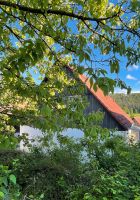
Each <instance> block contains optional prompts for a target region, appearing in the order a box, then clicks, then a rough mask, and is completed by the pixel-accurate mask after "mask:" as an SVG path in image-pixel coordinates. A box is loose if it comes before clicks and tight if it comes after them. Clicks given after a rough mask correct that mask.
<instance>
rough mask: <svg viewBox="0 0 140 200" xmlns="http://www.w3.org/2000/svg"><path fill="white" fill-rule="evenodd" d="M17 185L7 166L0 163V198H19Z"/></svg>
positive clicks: (11, 199)
mask: <svg viewBox="0 0 140 200" xmlns="http://www.w3.org/2000/svg"><path fill="white" fill-rule="evenodd" d="M19 196H20V192H19V186H18V185H17V183H16V177H15V175H14V174H12V172H11V170H9V169H8V167H7V166H4V165H0V199H1V200H19Z"/></svg>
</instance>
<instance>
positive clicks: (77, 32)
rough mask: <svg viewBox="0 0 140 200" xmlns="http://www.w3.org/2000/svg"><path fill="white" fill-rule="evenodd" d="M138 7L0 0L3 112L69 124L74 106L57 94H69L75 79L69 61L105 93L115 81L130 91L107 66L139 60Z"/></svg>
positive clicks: (55, 125) (55, 0) (131, 4)
mask: <svg viewBox="0 0 140 200" xmlns="http://www.w3.org/2000/svg"><path fill="white" fill-rule="evenodd" d="M139 12H140V11H139V1H138V0H131V1H125V0H121V1H119V3H117V4H113V3H111V2H110V1H107V0H102V1H99V0H94V1H93V0H90V1H86V0H75V1H74V0H65V1H62V0H53V1H52V0H48V1H44V0H43V1H41V2H40V1H39V0H30V1H25V0H20V1H16V0H9V1H5V0H0V33H1V34H0V62H1V64H0V72H1V76H0V77H1V78H0V94H1V97H0V105H1V107H2V108H1V109H0V113H1V114H2V117H3V114H5V115H6V116H7V115H8V116H10V118H7V120H8V121H9V122H8V123H11V124H13V123H15V124H17V123H19V124H21V122H22V124H24V123H25V122H26V124H36V127H39V126H40V124H39V125H38V121H40V123H42V124H41V127H44V129H45V128H46V126H49V127H48V129H52V126H53V128H54V129H55V128H58V124H59V127H60V126H61V127H62V126H63V127H65V126H66V124H67V121H68V120H67V118H66V114H67V115H68V110H69V106H67V104H65V103H64V98H59V101H58V99H57V98H56V96H55V94H58V96H59V97H60V96H62V95H60V94H63V96H64V89H65V91H66V88H67V91H68V88H69V86H72V85H73V86H74V84H75V83H73V82H72V81H71V79H68V77H67V73H66V72H65V67H66V66H73V68H75V70H76V71H77V72H78V73H84V72H85V73H86V74H87V75H88V76H89V78H90V82H91V84H93V82H94V84H95V87H94V88H95V89H96V85H98V86H99V87H100V88H102V89H103V91H104V92H105V93H108V92H109V91H113V90H114V87H115V86H119V87H121V88H126V89H128V91H130V88H129V87H127V86H126V85H125V83H124V82H123V81H121V80H120V79H119V78H116V79H111V78H109V77H108V73H107V67H108V66H110V72H111V73H115V74H118V73H119V71H120V70H121V68H120V66H121V59H122V58H125V61H126V66H128V65H132V64H136V63H138V62H139V58H140V57H139V49H140V48H139V47H140V42H139V37H140V32H139V31H140V30H139V23H140V22H139V19H140V18H139ZM121 57H122V58H121ZM90 65H92V67H91V66H90ZM82 66H86V68H84V67H82ZM95 66H98V67H97V68H95ZM34 73H36V75H35V74H34ZM38 78H39V81H38V82H37V81H36V80H37V79H38ZM78 91H79V90H78ZM9 105H10V106H11V105H12V106H11V107H10V108H9V107H8V106H9ZM68 105H69V104H68ZM81 106H83V104H82V105H81ZM66 107H68V109H67V111H66V109H65V108H66ZM8 108H9V109H8ZM25 108H26V111H25ZM41 108H42V109H41ZM80 110H81V109H79V110H78V111H80ZM42 112H43V113H42ZM70 113H71V112H70ZM70 115H71V114H70ZM11 116H12V119H11ZM23 116H24V118H23ZM33 116H34V117H33ZM58 116H59V117H58ZM64 116H65V117H64ZM46 117H47V119H48V121H47V122H46ZM13 118H14V120H13ZM58 118H59V120H58ZM44 119H45V120H44ZM64 119H65V120H64ZM58 121H59V122H58ZM64 121H65V122H64ZM73 121H74V120H73ZM45 123H47V125H46V124H45ZM48 124H49V125H48Z"/></svg>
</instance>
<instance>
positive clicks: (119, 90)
mask: <svg viewBox="0 0 140 200" xmlns="http://www.w3.org/2000/svg"><path fill="white" fill-rule="evenodd" d="M114 93H120V94H122V93H123V94H127V90H126V89H120V88H115V90H114Z"/></svg>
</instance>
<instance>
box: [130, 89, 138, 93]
mask: <svg viewBox="0 0 140 200" xmlns="http://www.w3.org/2000/svg"><path fill="white" fill-rule="evenodd" d="M131 93H140V90H132V92H131Z"/></svg>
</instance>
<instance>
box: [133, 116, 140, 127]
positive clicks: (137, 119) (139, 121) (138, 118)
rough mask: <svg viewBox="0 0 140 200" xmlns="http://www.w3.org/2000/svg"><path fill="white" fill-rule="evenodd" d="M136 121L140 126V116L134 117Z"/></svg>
mask: <svg viewBox="0 0 140 200" xmlns="http://www.w3.org/2000/svg"><path fill="white" fill-rule="evenodd" d="M134 122H135V123H136V124H137V125H138V126H140V117H134Z"/></svg>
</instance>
